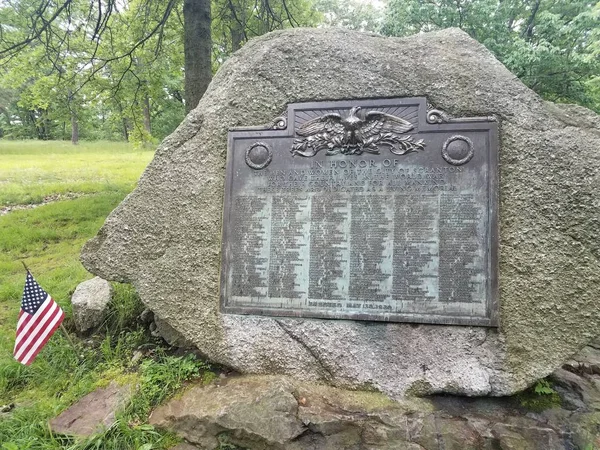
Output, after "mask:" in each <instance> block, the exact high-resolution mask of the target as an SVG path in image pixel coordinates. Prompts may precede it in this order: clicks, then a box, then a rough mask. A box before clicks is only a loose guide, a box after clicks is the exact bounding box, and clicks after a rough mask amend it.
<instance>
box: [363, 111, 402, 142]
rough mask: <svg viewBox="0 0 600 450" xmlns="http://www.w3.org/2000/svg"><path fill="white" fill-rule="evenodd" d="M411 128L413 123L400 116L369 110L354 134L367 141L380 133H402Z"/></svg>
mask: <svg viewBox="0 0 600 450" xmlns="http://www.w3.org/2000/svg"><path fill="white" fill-rule="evenodd" d="M413 128H414V126H413V124H411V123H410V122H408V121H407V120H404V119H401V118H400V117H396V116H392V115H391V114H386V113H383V112H379V111H369V112H368V113H367V115H366V116H365V121H364V123H363V124H362V126H361V127H360V128H358V129H357V130H356V136H357V138H358V139H359V140H361V141H362V142H365V143H367V142H368V141H369V140H370V139H371V138H374V137H376V136H378V135H380V134H384V133H393V134H403V133H406V132H408V131H410V130H412V129H413Z"/></svg>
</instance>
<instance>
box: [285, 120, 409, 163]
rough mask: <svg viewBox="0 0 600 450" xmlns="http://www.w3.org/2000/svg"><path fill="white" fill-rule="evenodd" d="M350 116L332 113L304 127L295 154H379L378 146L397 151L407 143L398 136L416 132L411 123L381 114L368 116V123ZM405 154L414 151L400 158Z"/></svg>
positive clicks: (296, 142)
mask: <svg viewBox="0 0 600 450" xmlns="http://www.w3.org/2000/svg"><path fill="white" fill-rule="evenodd" d="M350 114H351V115H350V116H349V117H348V118H342V116H341V115H340V114H337V113H328V114H324V115H322V116H320V117H316V118H314V119H311V120H309V121H307V122H305V123H303V124H302V125H300V126H299V127H298V128H297V129H296V134H297V135H298V136H299V137H300V139H296V140H295V141H294V145H293V147H292V154H294V155H295V154H298V155H302V156H314V155H315V154H317V153H318V152H319V151H321V150H327V154H328V155H335V154H337V153H340V152H342V153H345V154H361V153H362V152H364V151H367V152H369V153H377V154H378V153H379V150H378V145H380V144H383V145H387V146H390V147H394V148H396V147H397V145H398V142H399V141H404V140H406V138H402V137H400V136H398V135H401V134H404V133H406V132H408V131H410V130H412V129H413V128H414V126H413V125H412V124H411V123H410V122H408V121H407V120H404V119H401V118H400V117H396V116H392V115H391V114H386V113H383V112H380V111H369V112H367V114H366V115H365V118H364V120H363V119H360V118H358V117H357V116H355V115H354V114H355V112H354V111H351V113H350ZM349 149H350V150H349ZM405 151H412V150H409V149H407V150H402V152H401V153H396V154H404V152H405ZM392 153H395V151H392Z"/></svg>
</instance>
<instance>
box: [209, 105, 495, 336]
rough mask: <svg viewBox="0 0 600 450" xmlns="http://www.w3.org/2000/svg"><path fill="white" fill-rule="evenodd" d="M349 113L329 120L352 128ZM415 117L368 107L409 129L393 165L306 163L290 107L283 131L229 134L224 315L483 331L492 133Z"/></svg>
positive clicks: (490, 308)
mask: <svg viewBox="0 0 600 450" xmlns="http://www.w3.org/2000/svg"><path fill="white" fill-rule="evenodd" d="M363 102H364V101H363ZM388 102H390V101H389V100H388ZM350 103H351V102H346V103H343V104H340V107H339V111H340V113H339V116H340V117H341V119H339V120H341V121H343V120H344V117H348V116H349V115H351V114H357V117H358V120H363V121H366V120H367V119H361V118H360V117H361V116H359V115H358V113H354V112H353V110H351V109H350V110H349V112H348V109H349V108H348V107H346V104H350ZM354 103H356V102H354ZM415 103H416V104H415V105H414V106H413V105H410V104H409V105H407V106H406V108H405V109H404V110H400V109H396V110H391V109H390V108H388V109H387V110H386V109H382V108H381V107H380V110H383V111H389V110H391V111H392V112H394V113H395V114H396V116H394V117H400V116H401V115H402V114H404V116H402V117H406V119H404V120H405V121H406V122H409V119H411V118H412V122H411V123H413V124H414V125H413V126H412V129H411V128H410V125H407V126H406V127H405V128H404V129H401V131H403V134H402V136H401V138H402V139H406V138H405V135H406V134H407V132H406V131H404V130H406V129H411V131H412V132H413V133H414V134H415V138H413V139H412V142H417V143H418V144H419V145H420V147H418V148H416V149H412V148H411V149H410V150H411V151H408V152H406V153H405V154H398V153H400V152H399V151H396V152H391V151H389V150H388V149H387V148H386V147H385V146H382V148H381V149H380V148H375V149H373V150H372V151H368V152H367V151H364V146H363V147H360V145H361V143H360V142H358V143H356V142H355V141H351V142H350V141H349V142H350V143H349V144H347V145H346V147H344V149H346V151H345V153H346V154H344V152H341V151H339V152H335V151H331V152H330V153H327V152H326V151H323V152H321V153H317V152H314V150H312V149H311V148H309V147H308V146H307V145H305V144H303V142H302V141H301V140H299V139H298V135H300V136H302V133H298V134H294V130H293V129H290V128H293V127H290V121H292V120H294V117H297V116H301V109H302V108H301V107H302V105H293V107H291V109H290V110H289V111H288V129H287V130H283V131H272V132H270V133H269V132H261V133H260V136H259V137H258V138H257V137H255V136H254V134H255V133H256V131H237V132H232V133H230V142H229V155H228V167H227V169H228V178H227V188H226V197H225V213H224V242H223V266H222V274H221V276H222V282H221V297H222V300H221V301H222V308H223V311H224V312H226V313H233V314H261V315H275V316H291V317H321V318H330V319H355V320H381V321H399V322H420V323H446V324H465V325H466V324H469V325H483V326H495V325H496V324H497V323H496V322H497V317H496V311H495V308H496V305H495V299H496V289H497V286H496V278H495V267H496V254H495V250H496V243H495V241H494V240H495V239H496V236H495V226H496V224H495V220H496V211H495V208H496V197H495V196H496V192H495V189H496V188H495V182H496V173H495V171H496V170H497V167H496V163H495V161H496V156H495V148H491V147H492V145H491V144H493V143H494V141H493V138H495V134H494V133H495V127H494V126H492V125H490V124H489V123H469V124H468V126H465V128H464V129H457V125H454V124H453V126H448V128H451V129H449V130H445V129H444V128H445V127H444V125H438V126H433V125H428V124H427V123H421V121H423V120H422V116H420V115H419V111H420V108H421V107H424V104H422V103H419V102H415ZM411 106H412V109H411V108H410V107H411ZM344 107H346V108H344ZM375 107H376V105H373V106H372V108H373V109H375ZM363 109H365V108H363ZM357 111H358V108H357ZM398 111H400V112H398ZM411 114H412V116H411ZM306 115H308V114H306ZM390 115H391V114H390ZM382 116H383V115H382ZM301 117H302V116H301ZM332 117H333V119H334V120H338V119H337V117H336V116H332ZM368 117H379V116H378V115H376V114H371V115H370V116H368ZM383 117H384V119H386V116H383ZM304 119H305V120H311V117H310V116H309V117H308V119H306V118H304ZM326 119H327V120H329V116H328V117H327V118H326ZM319 120H320V119H317V120H314V121H313V122H318V121H319ZM389 120H392V119H389ZM298 123H299V121H298V120H296V122H295V126H296V127H298V126H299V125H298ZM300 123H301V122H300ZM398 123H403V122H400V121H398ZM309 125H310V124H309ZM306 128H308V126H307V127H306ZM313 128H314V127H313ZM311 129H312V128H311ZM340 129H342V128H340ZM417 133H418V134H417ZM270 134H271V135H270ZM457 135H459V136H460V139H462V140H460V139H457V138H454V137H453V136H457ZM416 137H418V138H419V139H420V141H417V140H416ZM349 139H350V138H349ZM456 140H459V142H458V144H456V145H454V147H453V146H452V145H451V144H452V142H454V141H456ZM310 143H311V141H309V144H310ZM464 143H466V144H464ZM292 146H296V147H297V148H299V149H300V150H299V151H302V152H304V153H305V154H304V153H301V154H300V155H294V154H293V152H290V147H292ZM460 146H463V147H464V148H462V147H460ZM330 148H331V146H330ZM392 148H394V149H398V148H399V147H392ZM444 148H448V150H444ZM355 149H359V150H358V151H357V150H355ZM444 151H446V154H444ZM352 152H354V154H353V153H352ZM452 152H454V153H452ZM469 152H470V153H469ZM311 153H316V154H314V155H311ZM448 154H449V155H450V156H448ZM307 155H309V156H307ZM465 155H467V156H465ZM253 158H254V159H253ZM451 158H454V159H451ZM455 160H456V161H458V163H457V162H455ZM265 161H267V163H266V164H265ZM448 161H450V163H449V162H448ZM463 161H467V162H463Z"/></svg>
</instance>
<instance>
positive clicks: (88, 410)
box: [50, 382, 133, 437]
mask: <svg viewBox="0 0 600 450" xmlns="http://www.w3.org/2000/svg"><path fill="white" fill-rule="evenodd" d="M132 395H133V388H132V387H131V386H129V385H124V386H119V385H117V384H116V383H115V382H111V383H110V384H109V385H108V386H107V387H105V388H100V389H96V390H95V391H93V392H90V393H89V394H88V395H86V396H85V397H83V398H81V399H80V400H79V401H78V402H77V403H75V404H73V405H71V406H70V407H69V408H68V409H66V410H65V411H63V412H62V413H61V414H60V415H58V416H57V417H55V418H54V419H52V420H51V421H50V428H51V429H52V431H53V432H54V433H58V434H66V435H71V436H81V437H87V436H90V435H92V434H94V433H97V432H99V431H102V429H103V428H108V427H110V426H111V425H112V424H113V423H114V422H115V414H116V412H117V411H118V410H119V409H120V408H123V407H124V406H125V405H126V404H127V403H128V402H129V400H130V399H131V397H132Z"/></svg>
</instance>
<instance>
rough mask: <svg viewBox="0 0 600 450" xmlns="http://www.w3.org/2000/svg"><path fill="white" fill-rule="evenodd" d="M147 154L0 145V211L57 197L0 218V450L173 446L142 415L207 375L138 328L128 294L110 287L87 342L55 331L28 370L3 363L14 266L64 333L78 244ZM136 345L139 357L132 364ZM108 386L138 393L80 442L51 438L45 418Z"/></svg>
mask: <svg viewBox="0 0 600 450" xmlns="http://www.w3.org/2000/svg"><path fill="white" fill-rule="evenodd" d="M152 156H153V151H149V150H146V151H140V150H135V149H134V148H133V147H132V146H130V145H129V144H126V143H113V142H94V143H81V144H80V145H78V146H72V145H71V144H70V143H68V142H40V141H14V142H11V141H3V140H0V207H5V206H10V205H23V204H33V203H42V202H44V199H46V201H47V200H48V199H53V200H56V199H58V200H57V201H52V202H50V203H47V204H43V205H41V206H39V207H37V208H35V209H21V210H14V211H11V212H9V213H8V214H5V215H2V216H0V406H1V405H7V404H11V403H14V404H15V407H14V408H13V409H12V410H11V411H10V412H9V413H0V449H2V450H17V449H18V450H22V449H71V450H75V449H77V450H81V449H92V448H94V449H123V450H129V449H142V450H149V449H161V448H168V447H169V446H170V445H172V444H173V443H174V442H176V439H175V438H174V437H173V436H170V435H168V434H165V433H161V432H157V431H156V430H154V429H153V428H152V427H150V426H148V425H146V424H145V423H144V422H145V421H146V419H147V415H148V413H149V411H150V409H151V407H152V406H154V405H156V404H157V403H158V402H160V401H162V400H163V399H164V398H165V397H166V396H167V395H169V394H170V393H172V392H173V391H174V390H175V389H177V388H178V387H179V386H181V384H182V383H183V382H184V381H185V380H186V379H188V378H191V377H197V376H201V375H203V376H205V377H210V376H211V374H210V372H208V371H206V366H205V364H204V363H202V362H201V361H197V360H195V359H194V358H191V357H188V358H175V357H172V356H168V355H167V354H166V352H165V351H164V349H163V348H162V347H161V344H160V342H159V341H156V340H153V338H152V337H151V336H149V334H148V331H147V330H146V329H145V328H144V327H143V326H142V325H140V324H139V323H138V322H137V320H136V318H137V316H138V315H139V313H140V312H141V310H142V309H143V307H142V305H141V303H140V301H139V299H138V298H137V295H136V293H135V291H134V290H133V289H132V288H131V287H130V286H128V285H119V284H115V285H114V287H115V296H114V299H113V304H112V305H111V313H110V316H109V318H108V319H107V321H106V323H105V326H104V327H103V329H102V332H101V333H97V334H96V335H95V336H94V337H93V339H76V349H73V348H72V347H71V346H70V345H69V343H68V341H67V340H66V339H65V338H64V337H63V336H62V335H61V333H60V332H57V333H56V334H55V335H54V336H53V337H52V339H51V340H50V342H49V343H48V345H47V346H46V347H45V348H44V349H43V350H42V352H41V353H40V354H39V355H38V357H37V359H36V360H35V361H34V363H33V364H32V365H31V366H29V367H27V366H23V365H21V364H19V363H17V362H16V361H14V360H13V358H12V347H13V345H14V336H15V328H16V321H17V316H18V313H19V309H20V299H21V294H22V290H23V284H24V281H25V273H24V269H23V266H22V265H21V261H25V262H26V263H27V265H28V266H29V268H30V270H31V271H32V273H33V275H34V277H35V278H36V280H37V281H38V283H39V284H40V285H41V286H42V287H43V288H44V289H45V290H46V291H47V292H48V293H49V294H50V295H52V297H53V298H54V299H55V300H56V301H57V302H58V303H59V304H60V305H61V306H62V307H63V309H64V310H65V312H66V314H67V319H66V321H65V325H66V327H67V328H68V329H71V330H72V321H71V308H70V301H69V299H70V295H71V294H72V292H73V291H74V289H75V287H76V286H77V284H78V283H80V282H81V281H83V280H85V279H88V278H91V277H92V274H90V273H88V272H87V271H86V270H85V269H84V268H83V266H82V265H81V264H80V262H79V252H80V249H81V246H82V245H83V244H84V243H85V242H86V241H87V240H88V239H90V238H91V237H93V236H94V235H95V233H96V232H97V231H98V229H99V228H100V226H101V225H102V223H103V222H104V220H105V218H106V216H107V215H108V214H109V213H110V211H112V209H113V208H115V207H116V206H117V205H118V204H119V202H120V201H121V200H122V199H123V198H124V197H125V196H126V195H127V194H128V193H129V192H130V191H131V189H133V187H134V186H135V183H136V181H137V179H138V178H139V176H140V175H141V173H142V171H143V169H144V167H145V166H146V165H147V164H148V162H149V161H150V160H151V159H152ZM80 194H84V195H82V196H80ZM61 196H63V197H61ZM64 197H77V198H73V199H67V200H61V198H64ZM140 346H142V347H143V348H144V349H146V350H145V353H144V354H145V357H144V358H143V359H142V360H141V362H137V363H136V364H132V363H131V358H132V354H133V352H134V351H135V350H136V349H138V348H140ZM148 349H149V350H148ZM113 379H117V380H121V381H123V382H125V381H128V382H132V383H135V384H136V385H138V393H137V395H136V396H135V398H134V401H133V402H132V404H131V405H130V406H129V407H128V408H127V410H126V411H124V412H123V413H122V414H121V415H120V417H119V421H118V422H117V424H116V425H115V426H114V427H112V428H111V429H109V430H107V431H106V432H103V433H101V434H99V435H98V436H94V437H93V438H91V439H88V440H86V441H77V440H73V439H68V438H64V437H60V436H55V435H53V434H52V432H51V431H50V430H49V428H48V426H47V420H48V419H50V418H52V417H54V416H55V415H56V414H57V413H59V412H60V411H62V410H63V409H64V408H66V407H67V406H69V405H70V404H71V403H73V402H74V401H75V400H77V399H78V398H80V397H82V396H83V395H85V394H86V393H88V392H90V391H91V390H93V389H94V388H95V387H98V386H103V385H106V384H107V383H109V382H110V381H111V380H113Z"/></svg>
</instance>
